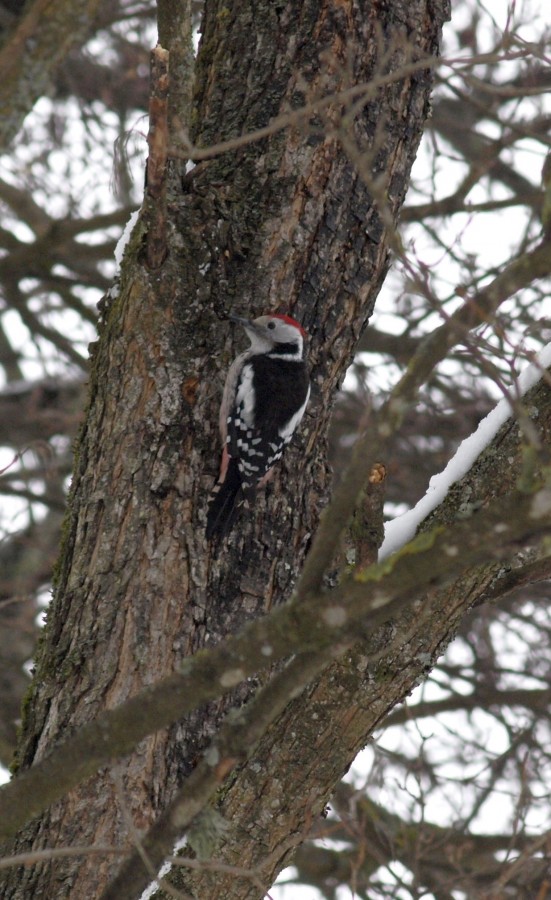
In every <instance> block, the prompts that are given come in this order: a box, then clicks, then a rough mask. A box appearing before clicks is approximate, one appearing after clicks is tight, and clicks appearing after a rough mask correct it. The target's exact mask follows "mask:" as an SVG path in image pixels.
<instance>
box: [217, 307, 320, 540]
mask: <svg viewBox="0 0 551 900" xmlns="http://www.w3.org/2000/svg"><path fill="white" fill-rule="evenodd" d="M229 318H230V320H231V321H232V322H235V323H236V324H238V325H242V326H243V328H244V329H245V331H246V333H247V336H248V338H249V340H250V342H251V346H250V347H249V349H248V350H245V352H244V353H240V354H239V356H238V357H237V358H236V359H235V360H234V361H233V363H232V365H231V366H230V369H229V371H228V375H227V378H226V384H225V387H224V393H223V396H222V403H221V406H220V421H219V426H220V436H221V439H222V446H223V451H222V462H221V465H220V475H219V477H218V481H217V483H216V485H215V486H214V490H213V492H212V495H211V499H210V503H209V509H208V513H207V530H206V534H207V539H208V540H211V539H212V538H214V537H217V538H222V537H224V535H225V534H227V533H228V531H229V530H230V529H231V527H232V525H233V522H234V519H235V515H236V503H237V501H238V500H239V498H240V495H241V494H242V495H244V496H245V497H246V498H247V500H248V501H249V502H250V503H253V502H254V498H255V493H256V489H257V488H258V487H262V486H263V485H264V484H265V483H266V481H267V480H268V478H269V477H270V474H271V470H272V467H273V466H274V464H275V463H276V462H277V461H278V460H279V459H280V457H281V455H282V453H283V451H284V449H285V447H286V446H287V444H288V443H289V441H290V440H291V438H292V437H293V434H294V432H295V431H296V429H297V427H298V425H299V423H300V420H301V419H302V417H303V415H304V410H305V409H306V404H307V403H308V398H309V396H310V380H309V377H308V370H307V368H306V364H305V362H304V359H303V355H304V341H303V339H304V338H305V337H306V332H305V331H304V329H303V328H302V326H301V325H299V323H298V322H295V320H294V319H292V318H291V316H285V315H278V314H275V313H274V314H271V315H267V316H260V317H259V318H258V319H253V320H252V321H251V320H249V319H242V318H241V317H240V316H230V317H229Z"/></svg>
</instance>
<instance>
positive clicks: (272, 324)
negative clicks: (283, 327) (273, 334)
mask: <svg viewBox="0 0 551 900" xmlns="http://www.w3.org/2000/svg"><path fill="white" fill-rule="evenodd" d="M275 327H276V323H275V322H268V328H269V329H270V330H271V331H273V330H274V328H275Z"/></svg>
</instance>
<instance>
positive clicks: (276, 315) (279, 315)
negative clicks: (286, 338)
mask: <svg viewBox="0 0 551 900" xmlns="http://www.w3.org/2000/svg"><path fill="white" fill-rule="evenodd" d="M270 315H272V316H273V317H274V319H283V321H284V322H287V325H293V326H294V327H295V328H298V330H299V331H300V333H301V335H302V337H308V332H306V331H305V330H304V328H303V327H302V325H301V324H300V323H299V322H297V320H296V319H293V318H291V316H285V315H283V313H270Z"/></svg>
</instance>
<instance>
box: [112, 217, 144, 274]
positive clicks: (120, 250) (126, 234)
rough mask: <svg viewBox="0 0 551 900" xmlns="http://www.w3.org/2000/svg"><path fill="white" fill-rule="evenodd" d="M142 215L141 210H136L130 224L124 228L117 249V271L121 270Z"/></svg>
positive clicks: (129, 221)
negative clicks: (135, 227)
mask: <svg viewBox="0 0 551 900" xmlns="http://www.w3.org/2000/svg"><path fill="white" fill-rule="evenodd" d="M139 215H140V210H139V209H136V210H135V211H134V212H133V213H132V215H131V216H130V218H129V220H128V222H127V223H126V225H125V226H124V230H123V233H122V234H121V236H120V238H119V242H118V244H117V246H116V247H115V262H116V263H117V270H118V269H120V267H121V263H122V258H123V256H124V251H125V250H126V245H127V243H128V241H129V240H130V235H131V234H132V231H133V229H134V225H135V224H136V222H137V221H138V216H139Z"/></svg>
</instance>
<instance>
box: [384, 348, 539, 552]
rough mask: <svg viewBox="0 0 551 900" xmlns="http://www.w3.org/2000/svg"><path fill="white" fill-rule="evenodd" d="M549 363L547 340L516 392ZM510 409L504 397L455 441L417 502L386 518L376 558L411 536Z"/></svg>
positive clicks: (535, 379)
mask: <svg viewBox="0 0 551 900" xmlns="http://www.w3.org/2000/svg"><path fill="white" fill-rule="evenodd" d="M550 367H551V343H549V344H547V345H546V346H545V347H544V348H543V350H541V351H540V352H539V353H538V354H537V355H536V356H535V358H534V361H533V362H532V363H530V365H528V366H526V367H525V368H524V369H523V371H522V372H521V373H520V375H519V377H518V379H517V382H516V385H515V387H516V393H517V396H519V397H524V395H525V394H526V393H527V392H528V391H529V390H530V389H531V388H532V387H534V385H535V384H537V382H538V381H540V380H541V378H542V375H543V373H544V372H545V370H546V369H548V368H550ZM512 413H513V407H512V405H511V402H510V401H509V399H508V398H507V397H504V398H503V399H502V400H500V401H499V403H498V404H497V406H495V407H494V408H493V409H492V411H491V412H490V413H488V415H487V416H486V417H485V418H484V419H482V421H481V422H480V423H479V425H478V428H477V429H476V431H474V432H473V433H472V434H471V435H469V437H468V438H465V440H464V441H463V442H462V443H461V444H460V445H459V448H458V450H457V452H456V454H455V455H454V456H453V457H452V458H451V459H450V461H449V463H448V465H447V466H446V468H445V469H444V470H443V471H442V472H439V473H438V474H437V475H433V477H432V478H431V480H430V482H429V487H428V490H427V493H426V494H425V495H424V497H422V498H421V500H419V503H417V505H416V506H414V507H413V509H410V510H408V511H407V512H406V513H404V514H403V515H402V516H397V518H395V519H393V520H392V521H391V522H387V524H386V526H385V539H384V541H383V543H382V545H381V548H380V551H379V561H380V560H383V559H386V557H388V556H390V555H391V554H392V553H394V552H395V551H396V550H399V549H400V548H401V547H403V546H404V544H407V542H408V541H410V540H411V539H412V538H413V537H414V535H415V532H416V531H417V528H418V527H419V525H420V524H421V522H422V521H423V520H424V519H425V518H426V517H427V516H428V515H429V513H431V512H432V511H433V510H434V509H436V507H437V506H439V505H440V504H441V503H442V502H443V500H444V498H445V497H446V494H447V493H448V491H449V489H450V487H451V486H452V484H455V482H456V481H459V480H460V479H461V478H463V476H464V475H466V474H467V472H468V471H469V469H470V468H471V466H472V465H473V463H474V462H475V461H476V460H477V459H478V457H479V456H480V454H481V453H482V451H483V450H485V449H486V447H487V446H488V445H489V444H490V442H491V441H492V440H493V438H494V437H495V436H496V434H497V432H498V431H499V429H500V428H501V426H502V425H503V424H504V423H505V422H506V421H507V419H509V418H510V417H511V415H512Z"/></svg>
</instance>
